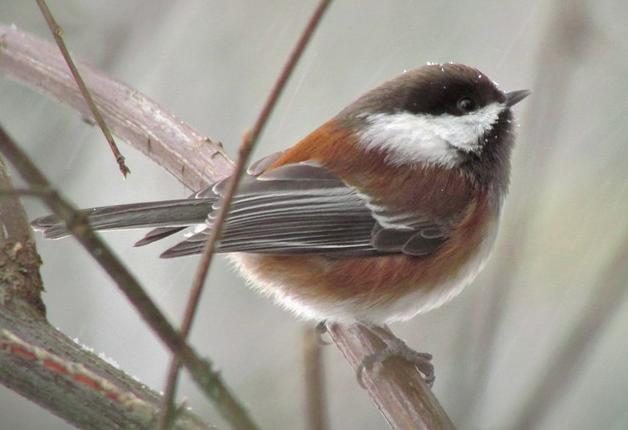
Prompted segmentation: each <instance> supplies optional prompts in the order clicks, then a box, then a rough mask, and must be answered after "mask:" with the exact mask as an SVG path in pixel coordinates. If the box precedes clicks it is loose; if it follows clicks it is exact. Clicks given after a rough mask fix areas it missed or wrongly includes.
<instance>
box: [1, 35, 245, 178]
mask: <svg viewBox="0 0 628 430" xmlns="http://www.w3.org/2000/svg"><path fill="white" fill-rule="evenodd" d="M77 66H78V67H79V68H80V69H81V70H82V72H83V78H84V79H85V83H86V85H87V86H88V87H89V88H90V90H91V93H92V96H93V99H94V101H95V102H96V105H98V107H99V108H100V112H101V113H102V115H103V117H104V119H105V121H106V122H107V124H108V125H109V127H110V128H111V130H112V131H113V133H114V134H115V135H117V136H118V137H120V138H121V139H123V140H124V141H126V142H127V143H129V144H131V145H133V146H134V147H135V148H136V149H138V150H139V151H141V152H142V153H144V154H145V155H147V156H148V157H149V158H150V159H152V160H153V161H155V162H156V163H157V164H159V165H160V166H161V167H163V168H164V169H166V170H167V171H168V172H170V173H171V174H172V175H173V176H174V177H175V178H177V179H179V180H180V181H181V182H182V183H183V184H184V185H186V186H187V187H189V188H190V189H192V190H198V189H200V188H202V187H203V186H204V185H206V184H208V183H213V182H216V181H218V180H220V179H222V178H224V177H226V176H228V175H229V173H230V172H231V171H232V169H233V163H232V162H231V161H230V160H229V159H228V158H227V156H226V155H225V153H224V151H223V150H222V147H221V145H220V144H218V143H215V142H212V141H211V140H209V139H208V138H206V137H203V136H202V135H201V134H199V133H198V132H197V131H196V130H194V129H193V128H192V127H190V126H189V125H187V124H185V123H182V122H181V121H180V120H179V119H177V118H176V117H175V116H173V115H172V114H170V113H169V112H167V111H165V110H164V109H163V108H162V107H161V106H159V105H158V104H157V103H155V102H154V101H152V100H150V99H149V98H148V97H146V96H144V95H143V94H140V93H138V92H137V91H136V90H134V89H133V88H131V87H129V86H127V85H125V84H123V83H121V82H118V81H115V80H113V79H111V78H108V77H106V76H105V75H104V74H102V73H101V72H99V71H97V70H95V69H94V68H92V67H90V66H88V65H87V64H85V63H82V62H81V61H77ZM0 74H4V75H6V76H7V77H9V78H11V79H15V80H17V81H20V82H22V83H23V84H25V85H26V86H28V87H31V88H34V89H36V90H39V91H41V92H43V93H46V94H48V95H50V96H52V97H53V98H55V99H57V100H59V101H61V102H62V103H64V104H66V105H68V106H70V107H72V108H73V109H76V110H78V111H79V112H80V114H81V115H82V116H83V117H85V118H92V116H91V113H90V111H89V108H88V107H87V105H86V104H85V101H84V100H83V96H82V95H81V93H80V91H79V90H78V88H77V87H76V83H75V82H74V80H73V79H72V76H71V75H70V74H69V73H68V69H67V65H66V64H65V62H64V61H63V58H62V57H61V56H60V55H59V51H58V49H57V48H56V47H55V46H54V45H51V44H50V43H48V42H45V41H43V40H41V39H38V38H36V37H35V36H32V35H30V34H27V33H23V32H20V31H18V30H15V29H11V28H10V27H7V26H2V25H0Z"/></svg>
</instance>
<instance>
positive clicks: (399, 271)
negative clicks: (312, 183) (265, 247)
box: [231, 222, 497, 323]
mask: <svg viewBox="0 0 628 430" xmlns="http://www.w3.org/2000/svg"><path fill="white" fill-rule="evenodd" d="M486 227H487V228H486V229H483V230H484V231H483V232H482V233H483V234H480V235H478V237H477V243H474V244H472V245H471V246H467V247H463V248H460V249H445V250H443V251H442V252H439V253H436V254H435V255H433V256H430V257H409V256H406V255H393V256H380V257H367V258H364V257H362V258H337V259H334V258H328V257H322V256H311V255H309V256H301V255H293V256H271V255H260V254H232V255H231V259H232V261H233V262H235V264H236V265H237V266H238V267H239V269H240V271H241V272H242V273H243V274H244V276H245V278H246V279H247V280H248V281H249V282H250V283H251V284H252V285H253V286H254V287H255V288H256V289H258V290H259V291H261V292H262V293H263V294H265V295H268V296H271V297H272V298H273V299H274V300H275V301H276V302H278V303H279V304H280V305H281V306H283V307H285V308H288V309H289V310H291V311H293V312H294V313H296V314H297V315H299V316H300V317H303V318H306V319H314V320H318V321H320V320H323V319H326V320H330V321H337V322H351V321H356V320H358V321H365V322H373V323H390V322H394V321H401V320H407V319H409V318H412V317H413V316H415V315H417V314H419V313H422V312H426V311H428V310H430V309H433V308H436V307H438V306H441V305H443V304H444V303H446V302H447V301H449V300H450V299H452V298H453V297H455V296H456V295H457V294H459V293H460V292H461V291H462V289H463V288H464V287H465V286H466V285H468V284H469V283H470V282H471V281H472V280H473V279H474V278H475V277H476V275H477V274H478V273H479V271H480V270H481V269H482V267H483V266H484V264H485V263H486V261H487V258H488V256H489V254H490V250H491V248H492V245H493V242H494V239H495V236H496V230H497V223H496V222H491V223H489V225H487V226H486ZM467 239H469V240H473V239H474V238H467Z"/></svg>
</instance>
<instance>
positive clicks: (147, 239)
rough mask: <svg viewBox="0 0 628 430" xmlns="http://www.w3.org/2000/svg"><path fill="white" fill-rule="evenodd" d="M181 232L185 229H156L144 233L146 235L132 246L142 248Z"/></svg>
mask: <svg viewBox="0 0 628 430" xmlns="http://www.w3.org/2000/svg"><path fill="white" fill-rule="evenodd" d="M181 230H185V227H157V228H156V229H153V230H151V231H149V232H148V233H146V235H145V236H144V237H143V238H142V239H140V240H138V241H137V242H135V245H133V246H144V245H148V244H150V243H153V242H157V241H158V240H161V239H164V238H166V237H168V236H172V235H173V234H175V233H178V232H180V231H181Z"/></svg>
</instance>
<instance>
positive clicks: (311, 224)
mask: <svg viewBox="0 0 628 430" xmlns="http://www.w3.org/2000/svg"><path fill="white" fill-rule="evenodd" d="M226 183H227V182H226V180H224V181H222V182H219V183H218V184H216V185H215V186H214V187H213V188H212V189H211V191H210V190H204V191H202V192H200V193H198V194H197V196H198V197H201V198H205V199H208V198H210V197H212V196H214V197H217V196H221V195H222V194H223V193H224V191H225V187H226ZM219 205H220V199H216V203H215V204H213V206H212V211H211V213H210V214H209V217H208V222H207V226H206V227H205V228H204V229H203V230H202V231H200V232H197V233H196V234H194V235H193V236H191V237H189V238H188V239H187V240H185V241H184V242H181V243H179V244H178V245H176V246H174V247H172V248H170V249H168V250H167V251H166V252H164V254H162V256H163V257H178V256H182V255H189V254H196V253H199V252H201V250H202V249H203V246H204V245H205V242H206V240H207V236H208V234H209V231H210V228H211V224H212V222H213V218H214V216H215V214H216V210H217V209H218V208H219ZM451 228H452V227H451V226H450V225H449V224H448V223H443V221H442V220H440V221H439V222H435V221H433V220H430V219H428V218H427V217H426V216H425V215H423V214H421V213H420V212H419V211H412V213H410V212H406V213H395V212H394V211H387V210H386V208H383V207H379V206H378V207H373V206H372V205H370V204H369V200H368V197H367V196H365V195H364V194H363V193H361V192H359V191H358V190H357V189H355V188H354V187H352V186H349V185H347V184H346V183H344V182H343V181H342V180H341V179H340V178H339V177H338V176H336V175H334V174H333V173H331V172H330V171H329V170H327V169H325V168H324V167H322V166H320V165H318V164H316V163H312V162H302V163H294V164H287V165H284V166H280V167H278V168H275V169H272V170H270V171H267V172H264V173H259V172H250V173H249V174H247V175H245V177H243V179H242V184H241V186H240V188H239V190H238V192H237V194H236V196H235V198H234V200H233V202H232V207H231V210H230V212H229V217H228V218H227V221H226V222H225V226H224V230H223V233H222V237H221V240H220V243H219V246H218V250H219V251H220V252H251V253H263V254H283V255H292V254H328V255H334V256H338V257H342V256H365V255H384V254H392V253H404V254H408V255H417V256H419V255H427V254H430V253H432V252H434V251H435V250H436V249H437V248H438V247H439V246H440V245H441V244H442V243H443V242H444V241H445V240H446V239H447V237H448V234H449V233H450V231H451Z"/></svg>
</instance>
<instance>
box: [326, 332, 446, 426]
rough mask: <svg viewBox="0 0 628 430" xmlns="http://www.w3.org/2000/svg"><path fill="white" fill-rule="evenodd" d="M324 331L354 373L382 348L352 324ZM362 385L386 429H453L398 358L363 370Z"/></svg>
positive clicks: (425, 388) (414, 374)
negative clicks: (377, 409) (387, 427)
mask: <svg viewBox="0 0 628 430" xmlns="http://www.w3.org/2000/svg"><path fill="white" fill-rule="evenodd" d="M327 330H328V332H329V334H330V336H331V338H332V340H333V341H334V343H335V344H336V346H337V347H338V349H339V350H340V351H341V352H342V353H343V355H344V356H345V358H346V359H347V361H348V362H349V364H351V366H352V367H353V369H354V370H355V371H356V372H357V371H358V368H359V367H360V365H361V364H362V362H363V361H364V358H365V357H368V356H369V355H371V354H373V353H375V352H377V351H380V350H381V349H382V348H384V346H385V345H384V344H383V342H382V341H381V340H380V339H379V338H377V337H376V336H374V335H373V334H372V333H370V332H369V331H368V330H366V329H365V328H363V327H362V326H360V325H359V324H354V325H350V326H340V325H338V324H327ZM362 375H363V376H362V381H363V382H364V386H365V388H366V389H367V390H368V392H369V395H370V396H371V398H372V399H373V401H374V402H375V404H376V405H377V407H378V408H379V410H380V412H381V413H382V415H384V418H385V419H386V421H388V424H390V427H391V428H393V429H400V430H401V429H403V430H451V429H454V425H453V423H452V422H451V421H450V419H449V417H448V416H447V413H446V412H445V410H444V409H443V408H442V406H441V405H440V404H439V403H438V400H437V399H436V397H434V394H432V391H431V390H430V389H429V387H428V386H427V385H426V384H425V382H424V381H423V378H422V377H420V376H418V372H417V370H416V368H415V367H414V365H413V364H411V363H409V362H407V361H404V360H402V359H400V358H392V359H390V360H386V361H385V362H384V363H382V365H381V366H380V367H379V368H378V367H377V366H375V367H374V368H373V369H364V370H363V372H362Z"/></svg>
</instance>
